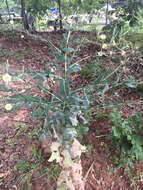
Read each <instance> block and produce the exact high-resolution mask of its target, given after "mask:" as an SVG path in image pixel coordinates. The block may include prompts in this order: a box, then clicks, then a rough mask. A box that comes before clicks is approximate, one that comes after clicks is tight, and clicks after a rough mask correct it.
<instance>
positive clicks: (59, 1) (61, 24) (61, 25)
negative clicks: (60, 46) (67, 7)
mask: <svg viewBox="0 0 143 190" xmlns="http://www.w3.org/2000/svg"><path fill="white" fill-rule="evenodd" d="M58 5H59V17H60V30H62V29H63V23H62V14H61V0H58Z"/></svg>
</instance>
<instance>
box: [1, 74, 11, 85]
mask: <svg viewBox="0 0 143 190" xmlns="http://www.w3.org/2000/svg"><path fill="white" fill-rule="evenodd" d="M2 79H3V81H4V82H6V83H8V82H10V81H11V76H10V75H9V74H8V73H6V74H5V75H3V76H2Z"/></svg>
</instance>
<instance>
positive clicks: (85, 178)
mask: <svg viewBox="0 0 143 190" xmlns="http://www.w3.org/2000/svg"><path fill="white" fill-rule="evenodd" d="M93 165H94V162H93V163H92V164H91V166H90V168H89V169H88V171H87V173H86V175H85V177H84V179H83V180H84V182H86V180H87V177H88V175H89V173H90V171H91V170H92V169H93Z"/></svg>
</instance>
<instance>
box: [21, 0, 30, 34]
mask: <svg viewBox="0 0 143 190" xmlns="http://www.w3.org/2000/svg"><path fill="white" fill-rule="evenodd" d="M21 17H22V20H23V25H24V29H25V30H28V29H29V25H28V22H27V17H26V13H25V1H24V0H21Z"/></svg>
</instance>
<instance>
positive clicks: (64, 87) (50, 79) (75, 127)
mask: <svg viewBox="0 0 143 190" xmlns="http://www.w3.org/2000/svg"><path fill="white" fill-rule="evenodd" d="M48 43H49V44H50V45H51V56H52V58H53V59H52V62H50V63H48V64H47V65H46V66H45V70H43V71H40V72H36V71H31V70H27V71H26V70H24V69H23V72H22V74H18V73H16V74H10V72H9V70H8V68H7V74H5V75H3V77H2V79H3V81H4V82H5V84H1V85H0V87H1V89H2V90H3V91H5V92H11V93H13V95H11V96H9V98H8V103H9V104H8V105H7V106H6V109H7V110H8V111H9V110H12V109H14V107H17V108H18V107H20V106H23V105H25V107H26V108H27V109H30V111H31V117H32V119H33V120H36V119H37V118H39V119H40V120H43V127H42V129H41V130H40V131H39V132H38V134H39V138H40V139H41V141H42V142H44V141H45V140H47V141H46V148H47V147H48V146H50V151H49V152H50V153H52V154H51V157H50V158H49V160H48V161H49V162H52V161H54V160H55V161H56V162H57V163H59V164H60V166H61V168H62V171H61V173H60V175H59V178H58V180H57V189H58V190H60V189H61V190H64V189H65V190H66V189H69V190H71V189H80V190H84V189H85V188H84V180H83V177H82V166H81V160H80V157H81V154H82V152H84V151H85V146H82V145H81V143H80V142H79V141H80V140H79V139H82V136H83V134H85V133H86V132H87V131H88V127H87V123H88V120H87V118H86V113H87V112H88V111H89V110H90V109H91V108H90V104H91V103H92V101H93V100H95V99H100V102H101V105H99V106H101V107H102V108H104V107H105V96H104V95H105V93H106V92H107V91H108V90H110V89H111V88H112V87H114V86H116V85H117V83H118V82H119V79H120V74H119V73H118V72H117V71H118V69H119V68H121V65H122V63H121V65H120V66H118V67H117V68H116V69H115V70H114V71H112V72H110V73H109V72H108V73H107V74H105V75H102V76H98V77H95V80H94V82H93V83H92V84H91V85H89V86H87V87H85V88H83V87H80V88H76V89H72V86H71V83H72V80H71V76H72V74H73V73H76V72H79V71H80V70H81V67H80V63H81V61H83V60H86V59H88V58H89V56H87V57H84V58H83V59H81V60H78V61H74V60H75V58H77V50H78V49H80V46H81V41H80V40H76V41H74V40H73V36H72V35H71V30H69V31H68V32H66V33H64V34H63V39H62V41H61V43H60V46H59V47H57V46H55V45H54V44H52V43H51V42H50V41H48ZM73 46H76V47H77V48H76V49H74V48H73ZM102 51H104V50H102ZM112 75H116V76H117V77H116V78H117V79H116V80H114V81H111V80H110V78H111V76H112ZM31 77H32V78H33V81H34V82H32V80H31ZM14 79H16V80H18V79H20V81H23V83H24V84H25V86H26V84H27V87H25V88H24V89H23V88H22V90H21V91H20V92H19V93H18V92H17V90H16V89H14V88H12V85H10V82H11V80H14ZM114 79H115V77H114ZM29 85H30V87H28V86H29ZM35 89H36V94H35V95H34V96H33V91H35ZM91 90H92V92H93V93H89V92H91ZM38 92H39V93H38ZM11 104H13V105H14V106H13V107H12V106H11ZM94 109H95V108H94ZM47 142H50V143H49V144H48V143H47ZM49 152H47V153H49Z"/></svg>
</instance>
